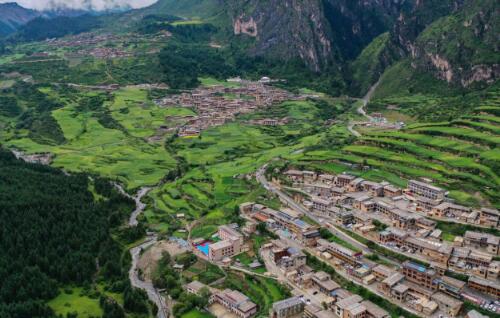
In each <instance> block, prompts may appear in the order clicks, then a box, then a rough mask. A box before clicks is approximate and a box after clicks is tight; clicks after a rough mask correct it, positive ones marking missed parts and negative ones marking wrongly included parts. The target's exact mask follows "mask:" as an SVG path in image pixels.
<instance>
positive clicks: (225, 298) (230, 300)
mask: <svg viewBox="0 0 500 318" xmlns="http://www.w3.org/2000/svg"><path fill="white" fill-rule="evenodd" d="M208 302H209V304H213V303H218V304H221V305H222V306H224V307H225V308H226V309H228V310H229V311H231V312H232V313H234V314H236V315H237V316H238V317H240V318H249V317H252V316H253V315H255V314H256V313H257V305H256V304H255V303H253V302H252V301H250V299H249V298H248V297H247V296H245V295H243V294H242V293H240V292H239V291H236V290H231V289H225V290H223V291H220V292H217V293H214V294H213V295H212V296H210V298H209V301H208Z"/></svg>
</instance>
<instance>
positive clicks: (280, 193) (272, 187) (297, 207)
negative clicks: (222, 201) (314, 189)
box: [255, 164, 372, 254]
mask: <svg viewBox="0 0 500 318" xmlns="http://www.w3.org/2000/svg"><path fill="white" fill-rule="evenodd" d="M266 168H267V164H266V165H264V166H262V167H261V168H260V169H259V170H257V172H256V173H255V177H256V179H257V181H258V182H259V183H260V184H262V186H263V187H264V188H265V189H266V190H267V191H270V192H272V193H274V194H276V195H277V196H278V197H279V198H280V199H281V200H282V201H284V202H286V204H287V205H288V206H289V207H291V208H292V209H294V210H296V211H299V212H302V213H304V215H307V216H308V217H309V218H311V219H312V220H313V221H314V222H316V223H318V224H321V225H322V226H325V227H326V228H327V229H328V230H329V231H330V232H331V233H332V234H334V235H335V236H337V237H339V238H340V239H342V240H344V241H346V242H349V243H350V244H351V245H353V246H355V247H357V248H359V249H360V250H362V251H363V252H364V253H365V254H371V253H372V251H371V250H370V249H369V248H368V247H366V246H365V245H363V244H361V243H360V242H358V241H356V240H355V239H353V238H352V237H350V236H349V235H347V234H345V233H344V232H342V231H340V230H338V229H337V228H335V227H333V228H332V227H329V226H326V224H325V222H324V220H320V219H319V218H318V217H317V216H316V215H314V214H313V213H311V212H310V211H309V210H307V209H306V208H305V207H304V206H302V205H301V204H298V203H297V202H295V201H294V200H293V199H292V198H290V197H289V196H288V195H287V194H286V193H284V192H283V191H281V190H280V189H278V188H277V187H276V186H275V185H273V184H272V183H270V182H269V181H267V179H266V177H265V171H266Z"/></svg>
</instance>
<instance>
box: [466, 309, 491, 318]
mask: <svg viewBox="0 0 500 318" xmlns="http://www.w3.org/2000/svg"><path fill="white" fill-rule="evenodd" d="M465 318H489V317H488V316H485V315H482V314H480V313H479V312H477V311H475V310H471V311H469V312H468V313H467V315H465Z"/></svg>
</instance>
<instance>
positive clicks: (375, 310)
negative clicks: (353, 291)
mask: <svg viewBox="0 0 500 318" xmlns="http://www.w3.org/2000/svg"><path fill="white" fill-rule="evenodd" d="M361 305H363V306H365V308H366V316H365V317H366V318H389V317H391V315H390V314H389V313H388V312H387V311H385V310H384V309H382V308H380V307H379V306H377V305H376V304H374V303H372V302H371V301H369V300H365V301H362V302H361Z"/></svg>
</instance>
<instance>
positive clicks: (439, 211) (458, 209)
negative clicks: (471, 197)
mask: <svg viewBox="0 0 500 318" xmlns="http://www.w3.org/2000/svg"><path fill="white" fill-rule="evenodd" d="M470 212H471V208H468V207H465V206H462V205H458V204H453V203H449V202H443V203H441V204H439V205H437V206H435V207H433V208H432V210H431V212H430V215H431V216H437V217H440V218H444V217H449V218H456V217H460V216H462V215H463V214H464V213H466V214H469V213H470Z"/></svg>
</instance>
